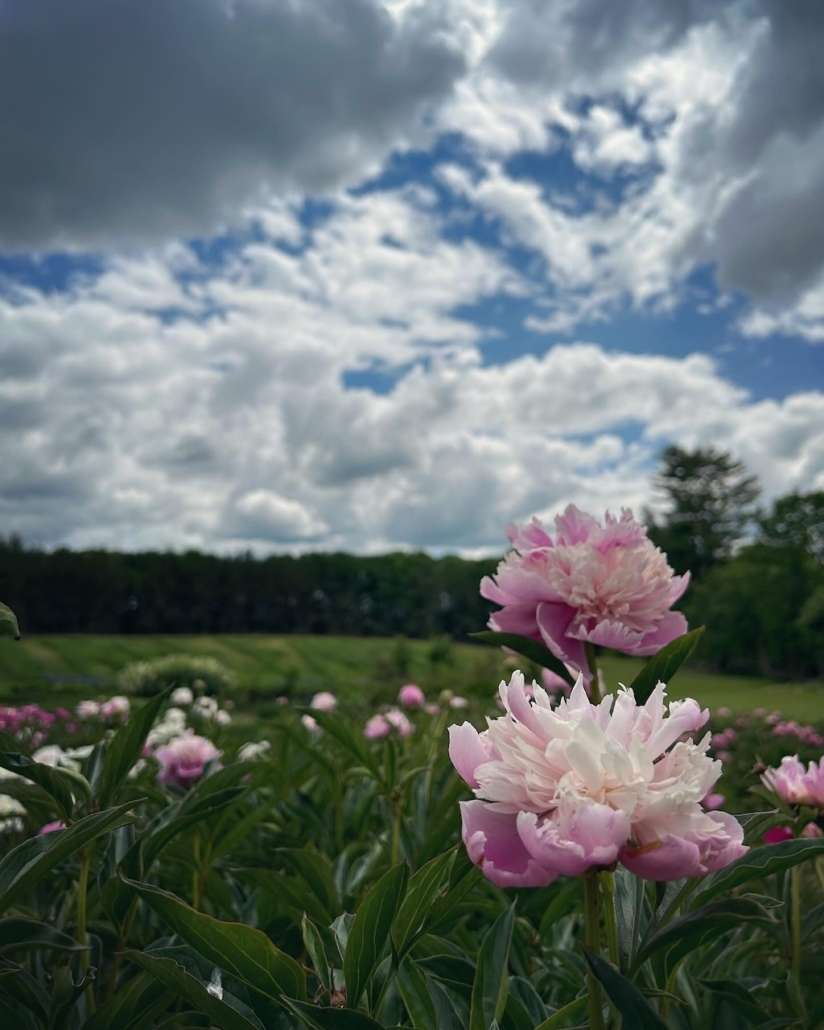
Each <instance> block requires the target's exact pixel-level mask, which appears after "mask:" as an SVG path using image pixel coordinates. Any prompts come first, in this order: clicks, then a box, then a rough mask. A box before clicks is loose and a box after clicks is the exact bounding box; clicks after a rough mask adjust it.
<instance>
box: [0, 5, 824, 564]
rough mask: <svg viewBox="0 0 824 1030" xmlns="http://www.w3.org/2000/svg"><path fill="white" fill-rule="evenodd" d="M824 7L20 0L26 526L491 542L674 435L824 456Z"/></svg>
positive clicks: (393, 542)
mask: <svg viewBox="0 0 824 1030" xmlns="http://www.w3.org/2000/svg"><path fill="white" fill-rule="evenodd" d="M685 11H686V12H687V13H685ZM821 17H822V10H821V7H820V5H817V4H814V3H812V2H809V3H808V2H801V3H799V4H797V5H783V4H779V3H775V2H769V0H763V2H761V3H749V2H748V3H740V4H739V3H733V4H729V5H723V7H721V6H711V5H702V4H696V5H688V7H687V8H685V10H684V11H682V10H681V9H680V8H679V9H678V11H676V7H675V5H673V6H672V7H670V6H668V5H658V4H653V3H649V2H646V0H634V2H632V3H627V4H622V5H620V7H616V6H613V5H610V4H607V3H606V0H577V2H575V3H572V2H570V3H558V4H553V5H546V7H545V8H536V7H535V5H533V4H530V3H527V2H526V0H523V2H519V0H485V2H484V3H479V2H473V0H449V2H448V3H437V4H435V3H434V2H429V0H415V2H409V0H386V2H380V0H351V3H350V9H349V10H348V17H347V19H346V20H345V21H341V19H340V9H339V7H338V6H336V5H335V4H334V3H332V2H331V0H305V2H304V3H303V4H301V5H293V6H290V7H289V8H288V9H287V8H286V7H284V6H283V5H280V4H277V3H275V2H274V0H237V2H236V3H235V4H234V5H233V7H232V9H231V10H230V9H229V8H227V7H226V6H225V5H224V4H223V3H222V2H219V0H198V2H197V3H195V2H193V0H181V3H180V4H177V5H175V6H174V7H173V8H172V7H164V6H163V5H157V6H156V7H155V6H152V7H145V8H137V7H132V6H131V5H122V6H117V7H112V6H108V5H106V4H105V3H104V2H103V0H80V2H78V3H77V4H73V5H65V4H60V3H58V2H57V0H48V2H44V3H43V4H40V5H38V9H37V10H33V9H24V8H20V9H15V11H14V14H13V15H12V16H7V17H4V19H3V20H0V87H4V86H5V88H6V89H7V90H8V89H14V91H15V95H16V96H18V97H20V98H21V101H20V104H19V105H17V106H16V107H15V110H14V112H13V114H12V120H11V131H10V133H8V134H7V144H8V146H7V150H8V153H9V160H7V161H5V162H4V164H3V167H2V169H0V180H2V181H0V448H1V449H2V457H3V460H2V462H0V522H1V523H2V526H3V527H4V529H5V530H6V531H8V532H19V533H21V534H22V535H23V536H24V538H26V539H27V540H29V541H32V542H37V543H40V544H43V545H46V546H56V545H68V546H78V547H79V546H109V547H117V548H129V549H136V548H142V547H174V548H177V547H187V546H194V547H202V548H207V549H211V550H216V551H229V552H231V551H236V550H239V549H247V548H250V549H252V550H255V551H258V552H261V553H265V552H267V551H272V550H290V551H296V552H297V551H303V550H307V549H329V548H344V549H349V550H355V551H361V552H375V551H382V550H386V549H389V548H410V547H412V548H418V547H423V548H426V549H429V550H431V551H433V552H435V553H440V552H442V551H459V552H460V553H465V554H477V553H488V552H494V551H496V550H500V549H501V546H502V541H503V526H504V525H505V524H506V523H507V522H509V521H511V520H513V519H516V520H517V519H525V518H528V517H529V516H531V515H532V514H539V515H541V516H543V517H550V516H551V515H552V514H553V513H554V512H556V511H557V510H558V509H559V508H560V507H562V506H564V505H565V504H567V503H570V502H575V503H577V504H579V505H581V506H582V507H589V508H593V509H596V510H601V509H603V508H605V507H611V508H617V507H620V506H622V505H628V506H631V507H634V508H636V509H640V508H644V507H647V506H650V505H651V506H653V507H655V505H656V503H657V501H656V497H655V495H654V492H653V490H652V487H651V475H652V473H653V471H654V469H655V464H656V461H657V456H658V454H659V453H660V451H661V449H662V447H663V446H664V445H665V444H666V443H668V442H670V441H675V442H678V443H681V444H682V445H684V446H689V447H694V446H706V445H710V444H713V445H718V444H721V445H722V446H725V447H727V448H728V449H730V450H731V451H732V452H733V453H734V454H735V456H736V457H738V458H740V459H741V460H743V461H744V462H745V463H746V464H747V465H748V467H750V468H751V469H752V471H754V472H755V473H756V474H757V475H758V476H759V478H760V480H761V482H762V486H763V489H764V499H765V503H768V502H769V501H770V499H771V498H773V497H775V496H777V495H780V494H781V493H784V492H787V491H789V490H793V489H801V490H808V489H822V488H824V227H822V225H821V220H820V219H818V218H816V217H813V216H812V215H811V213H812V212H816V211H820V210H822V209H824V182H822V180H821V176H820V174H819V171H820V168H821V166H822V161H824V105H822V103H821V96H822V95H824V91H822V88H821V87H822V86H824V81H822V75H824V73H822V71H821V70H820V69H819V68H818V66H817V65H816V64H815V63H814V62H811V60H810V55H809V48H808V46H807V44H806V42H805V41H806V40H808V39H809V38H810V34H811V33H813V32H815V31H817V30H818V29H819V28H820V27H821V26H819V24H818V23H819V21H820V20H821ZM33 38H36V40H37V43H38V52H39V53H40V54H41V55H42V59H43V60H45V61H47V62H48V63H49V66H50V67H52V68H53V69H54V73H55V78H54V80H48V81H46V80H44V78H43V77H42V76H40V75H39V74H38V72H37V68H36V67H35V65H34V63H33V62H32V61H31V58H30V57H27V54H28V53H30V52H31V51H30V48H29V49H27V48H26V47H24V46H22V44H21V40H23V39H25V40H29V41H30V40H31V39H33ZM162 38H166V39H175V40H177V41H179V42H178V44H177V45H176V47H173V48H168V47H161V46H160V45H159V43H158V40H160V39H162ZM92 41H94V45H93V46H92ZM105 54H109V58H110V59H105V60H104V59H103V56H101V55H105ZM803 62H806V64H807V65H809V67H808V72H809V74H806V75H797V74H795V75H792V76H789V75H788V74H787V72H788V70H789V69H791V68H792V69H795V70H797V69H798V68H799V67H804V66H805V65H804V63H803ZM205 69H209V73H208V74H206V72H205ZM52 81H60V82H61V83H63V84H64V85H63V87H61V91H60V92H59V93H58V92H56V91H55V90H54V89H53V86H52ZM777 81H781V82H783V83H784V87H783V89H782V91H781V92H780V93H776V91H775V88H774V84H775V82H777Z"/></svg>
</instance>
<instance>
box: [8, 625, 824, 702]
mask: <svg viewBox="0 0 824 1030" xmlns="http://www.w3.org/2000/svg"><path fill="white" fill-rule="evenodd" d="M166 654H202V655H212V656H213V657H215V658H218V659H220V660H221V661H223V662H224V663H225V664H226V665H227V666H229V668H230V669H232V671H233V672H234V673H235V674H236V675H237V677H238V679H239V684H240V688H239V691H240V696H239V698H238V700H239V702H240V704H241V705H243V704H244V702H247V703H248V704H249V705H251V706H252V707H253V708H254V707H257V706H258V705H262V704H265V702H266V701H267V700H273V699H274V697H275V696H276V695H277V694H280V693H290V694H293V695H295V696H305V695H308V694H310V693H312V692H314V691H316V690H322V689H331V690H334V691H336V692H337V693H339V694H341V695H342V696H345V697H348V698H351V699H355V698H360V699H362V700H363V701H364V702H367V703H371V702H373V701H377V700H380V701H389V700H391V699H392V698H393V697H394V695H395V693H396V691H397V688H398V686H399V685H400V684H401V683H403V682H406V681H408V680H414V681H415V682H417V683H420V685H421V686H422V687H423V688H424V689H425V690H426V691H427V693H428V694H430V695H434V694H437V693H438V692H439V691H441V690H443V689H445V688H449V689H452V690H453V691H454V692H455V693H459V694H471V695H475V696H478V697H483V696H489V695H490V694H491V693H492V691H493V690H494V689H495V687H496V685H497V683H498V681H499V679H500V677H501V676H502V675H504V674H507V675H508V672H507V671H506V670H505V668H504V666H503V663H502V660H501V655H500V652H498V651H497V650H495V649H492V648H486V647H480V646H470V645H463V644H453V645H451V646H448V647H446V648H445V647H444V646H443V644H442V643H435V644H433V643H432V642H429V641H417V640H393V639H386V638H354V637H325V636H284V637H278V636H268V635H255V634H248V635H232V636H148V637H141V636H86V635H76V636H56V635H55V636H32V637H27V638H25V639H23V640H22V641H20V642H18V643H12V642H11V641H7V640H3V641H0V702H5V703H12V704H22V703H25V702H28V701H32V702H33V701H37V702H39V703H40V704H43V705H45V706H49V705H58V704H66V703H72V702H74V701H76V700H78V699H80V698H81V697H95V696H98V695H105V694H107V693H111V692H112V691H113V690H114V689H115V686H116V677H117V673H118V672H119V671H120V669H122V668H123V666H125V665H127V664H128V663H129V662H133V661H137V660H139V659H145V658H155V657H159V656H161V655H166ZM640 664H641V663H640V662H639V661H637V660H634V659H629V658H618V657H611V656H610V657H605V658H604V659H603V660H602V666H603V668H604V671H605V673H606V676H607V680H608V682H609V684H610V685H614V684H616V683H618V682H624V683H628V682H630V681H631V680H632V677H633V676H634V675H635V672H636V671H637V669H638V668H639V667H640ZM670 693H671V695H672V696H684V695H690V696H693V697H696V698H697V699H699V700H700V701H701V702H702V703H704V704H706V705H709V706H710V707H717V706H720V705H727V706H729V707H730V708H732V709H733V710H735V711H747V710H751V709H753V708H757V707H759V706H760V707H764V708H768V709H773V708H777V709H779V710H780V711H781V712H783V713H784V714H785V715H787V716H788V717H792V718H796V719H807V720H811V719H821V718H823V717H824V682H820V681H819V682H811V683H775V682H772V681H769V680H761V679H753V678H747V677H733V676H719V675H717V674H712V673H705V672H701V671H699V670H697V669H692V668H689V667H687V668H685V669H683V670H681V671H680V672H679V674H678V677H677V679H676V680H675V681H674V682H673V685H672V689H671V691H670Z"/></svg>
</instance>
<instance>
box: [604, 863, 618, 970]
mask: <svg viewBox="0 0 824 1030" xmlns="http://www.w3.org/2000/svg"><path fill="white" fill-rule="evenodd" d="M600 880H601V891H602V895H603V908H604V929H605V931H606V937H607V951H608V953H609V960H610V962H611V963H612V964H613V965H614V966H615V968H616V969H620V968H621V952H620V950H619V946H618V923H617V921H616V919H615V874H614V873H610V872H604V873H601V877H600Z"/></svg>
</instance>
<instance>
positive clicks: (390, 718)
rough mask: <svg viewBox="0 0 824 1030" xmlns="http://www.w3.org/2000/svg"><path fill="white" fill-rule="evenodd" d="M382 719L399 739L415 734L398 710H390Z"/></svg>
mask: <svg viewBox="0 0 824 1030" xmlns="http://www.w3.org/2000/svg"><path fill="white" fill-rule="evenodd" d="M384 718H385V719H386V721H387V722H388V723H389V725H390V726H391V727H392V729H393V730H396V731H397V733H398V736H400V737H411V736H412V734H413V733H414V732H415V727H414V726H413V725H412V723H411V722H410V721H409V719H408V718H407V717H406V716H405V715H404V713H403V712H402V711H401V710H400V709H399V708H390V709H389V711H388V712H387V713H386V715H385V716H384Z"/></svg>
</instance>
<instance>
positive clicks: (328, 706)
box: [309, 690, 338, 712]
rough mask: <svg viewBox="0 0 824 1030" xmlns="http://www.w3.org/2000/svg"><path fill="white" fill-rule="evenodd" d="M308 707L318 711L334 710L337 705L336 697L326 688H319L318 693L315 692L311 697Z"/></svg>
mask: <svg viewBox="0 0 824 1030" xmlns="http://www.w3.org/2000/svg"><path fill="white" fill-rule="evenodd" d="M309 707H310V708H314V709H315V710H316V711H318V712H334V710H335V709H336V708H337V707H338V699H337V698H336V697H335V695H334V694H330V692H329V691H328V690H321V691H320V693H319V694H315V696H314V697H313V698H312V703H311V704H310V705H309Z"/></svg>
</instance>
